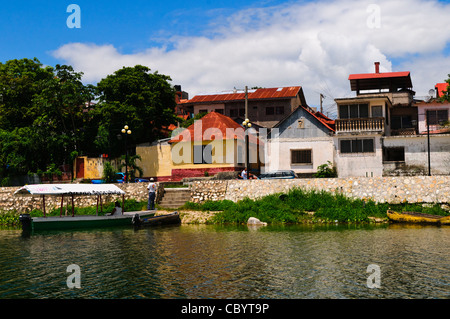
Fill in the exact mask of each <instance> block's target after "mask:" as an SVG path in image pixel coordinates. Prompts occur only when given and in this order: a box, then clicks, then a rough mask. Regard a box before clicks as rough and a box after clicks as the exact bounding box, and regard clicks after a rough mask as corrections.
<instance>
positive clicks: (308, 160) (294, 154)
mask: <svg viewBox="0 0 450 319" xmlns="http://www.w3.org/2000/svg"><path fill="white" fill-rule="evenodd" d="M291 164H312V150H310V149H306V150H291Z"/></svg>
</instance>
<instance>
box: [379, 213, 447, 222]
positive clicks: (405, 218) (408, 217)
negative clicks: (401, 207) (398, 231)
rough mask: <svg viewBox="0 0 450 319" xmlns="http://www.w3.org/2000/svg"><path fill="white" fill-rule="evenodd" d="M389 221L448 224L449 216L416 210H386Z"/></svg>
mask: <svg viewBox="0 0 450 319" xmlns="http://www.w3.org/2000/svg"><path fill="white" fill-rule="evenodd" d="M387 216H388V218H389V220H390V221H392V222H398V223H414V224H434V225H450V216H439V215H430V214H424V213H418V212H401V213H398V212H395V211H393V210H388V211H387Z"/></svg>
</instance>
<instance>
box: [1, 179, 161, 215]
mask: <svg viewBox="0 0 450 319" xmlns="http://www.w3.org/2000/svg"><path fill="white" fill-rule="evenodd" d="M116 185H117V186H118V187H119V188H121V189H123V190H124V191H125V193H126V194H125V199H135V200H137V201H147V200H148V191H147V185H148V184H147V183H130V184H116ZM160 187H161V190H162V191H159V189H158V191H159V193H160V194H162V193H163V192H164V188H163V187H162V186H160ZM17 189H19V187H0V212H3V211H17V212H19V213H23V212H29V211H31V210H33V209H35V208H36V209H40V210H42V208H43V201H42V197H41V196H15V195H14V192H15V191H16V190H17ZM116 200H118V201H119V202H121V201H122V196H118V195H107V196H105V195H103V196H102V203H103V204H105V203H110V202H114V201H116ZM71 201H72V199H71V197H69V196H66V197H64V204H63V205H64V209H65V208H66V206H69V205H71ZM74 205H75V206H76V207H87V206H96V205H97V196H75V197H74ZM45 207H46V211H49V210H50V209H53V208H55V207H57V208H59V207H61V196H45ZM125 210H126V207H125Z"/></svg>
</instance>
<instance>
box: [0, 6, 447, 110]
mask: <svg viewBox="0 0 450 319" xmlns="http://www.w3.org/2000/svg"><path fill="white" fill-rule="evenodd" d="M72 4H75V5H77V7H76V8H75V9H74V8H72V6H70V5H72ZM0 15H1V18H2V19H0V38H1V40H2V41H1V43H2V45H1V49H0V62H2V63H4V62H6V61H7V60H11V59H21V58H34V57H36V58H38V59H39V61H40V62H41V63H43V64H44V65H51V66H54V65H56V64H67V65H71V66H73V67H74V69H75V70H76V71H78V72H83V73H84V75H83V82H84V83H86V84H88V83H93V84H95V83H97V82H98V81H100V80H101V79H102V78H104V77H106V76H107V75H108V74H112V73H114V71H116V70H118V69H120V68H122V67H124V66H134V65H137V64H141V65H146V66H147V67H149V68H150V69H151V70H152V72H155V71H158V73H161V74H165V75H168V76H170V77H171V79H172V81H171V83H172V84H173V85H181V87H182V90H183V91H186V92H188V93H189V97H193V96H194V95H196V94H202V93H212V92H222V91H229V90H232V89H233V88H237V89H243V88H244V87H245V86H248V87H254V86H259V87H283V86H302V88H303V91H304V94H305V97H306V101H307V103H308V104H309V105H310V106H313V107H314V106H318V105H319V103H320V102H319V101H320V94H323V95H324V96H325V99H324V111H325V112H324V113H328V114H329V116H330V117H333V116H335V115H336V107H335V103H334V99H335V98H342V97H350V96H354V95H355V93H354V92H351V91H350V83H349V81H348V76H349V74H353V73H372V72H374V62H380V71H381V72H395V71H410V72H411V78H412V83H413V89H414V91H415V92H416V95H417V96H426V95H427V94H428V91H429V90H430V89H433V88H434V85H435V84H436V83H440V82H444V81H445V80H446V79H448V77H449V74H450V26H449V20H450V19H449V18H450V0H446V1H443V0H441V1H438V0H379V1H377V0H367V1H366V0H362V1H355V0H334V1H333V0H328V1H295V0H262V1H256V0H241V1H238V0H199V1H190V0H183V1H182V0H170V1H148V0H147V1H145V0H135V1H130V2H125V1H112V0H110V1H105V0H96V1H87V0H69V1H62V0H50V1H45V2H44V1H31V0H28V1H26V0H23V1H21V0H18V1H8V2H3V3H2V6H1V7H0Z"/></svg>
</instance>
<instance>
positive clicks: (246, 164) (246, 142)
mask: <svg viewBox="0 0 450 319" xmlns="http://www.w3.org/2000/svg"><path fill="white" fill-rule="evenodd" d="M242 126H243V127H244V134H245V168H246V169H248V160H249V154H248V153H249V140H248V129H249V128H251V127H252V123H250V120H249V119H245V121H243V122H242ZM247 174H248V172H247Z"/></svg>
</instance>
